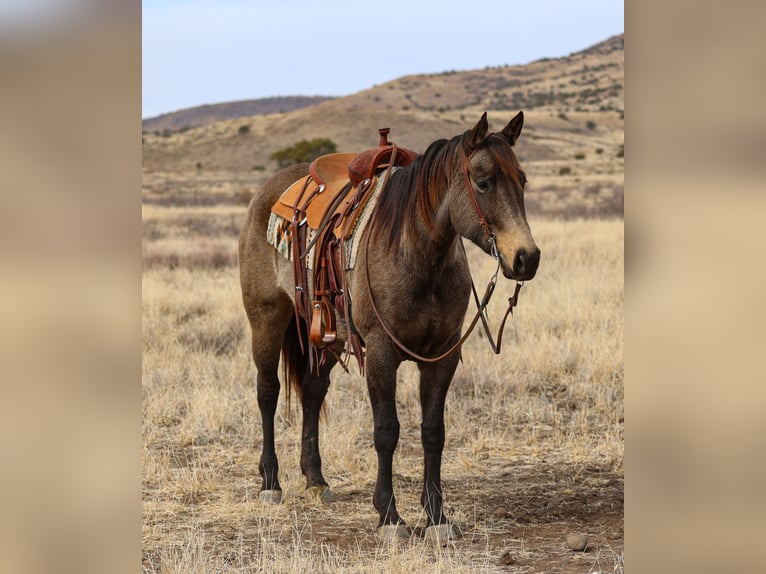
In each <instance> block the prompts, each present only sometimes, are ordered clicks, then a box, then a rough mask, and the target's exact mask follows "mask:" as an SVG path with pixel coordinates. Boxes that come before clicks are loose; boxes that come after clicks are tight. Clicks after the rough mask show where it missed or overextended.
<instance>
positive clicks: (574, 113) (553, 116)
mask: <svg viewBox="0 0 766 574" xmlns="http://www.w3.org/2000/svg"><path fill="white" fill-rule="evenodd" d="M623 109H624V35H622V34H620V35H618V36H614V37H612V38H609V39H607V40H605V41H603V42H600V43H598V44H596V45H594V46H591V47H590V48H588V49H586V50H583V51H580V52H576V53H573V54H570V55H568V56H565V57H562V58H551V59H549V58H545V59H541V60H537V61H535V62H531V63H529V64H526V65H520V66H498V67H488V68H484V69H481V70H469V71H448V72H442V73H439V74H424V75H412V76H405V77H402V78H399V79H396V80H393V81H391V82H387V83H384V84H380V85H376V86H373V87H371V88H370V89H368V90H363V91H361V92H358V93H356V94H353V95H350V96H346V97H339V98H333V99H329V100H327V101H323V102H321V103H318V104H315V105H310V106H307V107H303V108H301V109H297V110H294V111H290V112H285V113H271V114H266V115H258V116H250V117H240V118H237V119H230V120H224V121H217V122H214V123H211V124H208V125H203V126H199V127H195V128H191V129H184V130H182V131H178V132H173V133H169V132H165V133H164V134H157V133H147V134H145V136H144V138H143V169H144V192H145V193H144V198H145V201H155V202H164V201H168V202H171V201H173V198H176V199H178V200H183V197H188V196H190V194H191V195H194V196H195V197H197V198H198V199H199V198H200V197H203V196H204V197H208V198H209V199H210V200H211V201H212V197H211V195H210V194H215V195H218V197H217V200H218V201H220V200H222V198H223V196H226V197H229V198H230V199H231V201H236V198H237V197H238V196H241V197H242V198H246V197H249V195H250V194H251V193H252V189H253V187H254V186H256V185H258V184H260V183H261V182H262V181H263V180H264V179H265V178H266V177H268V176H269V175H271V174H272V173H274V171H276V169H277V166H276V163H275V162H274V161H271V160H270V159H269V158H270V156H271V154H272V153H273V152H275V151H277V150H279V149H281V148H284V147H286V146H290V145H293V144H294V143H295V142H297V141H299V140H301V139H313V138H317V137H324V138H329V139H331V140H333V141H334V142H336V144H337V146H338V151H361V150H363V149H367V148H370V147H374V146H375V145H377V140H378V138H377V129H378V128H380V127H390V128H391V139H392V140H393V141H395V142H397V143H399V144H400V145H403V146H406V147H409V148H412V149H415V150H417V151H423V150H424V149H425V147H426V146H427V145H428V144H429V143H430V142H431V141H434V140H435V139H438V138H442V137H451V136H454V135H456V134H458V133H461V132H463V131H464V130H466V129H468V128H470V127H472V126H473V124H474V123H475V122H476V121H477V120H478V118H479V117H480V115H481V114H482V113H483V112H484V111H487V112H488V115H489V120H490V127H491V128H492V129H500V128H501V127H502V126H503V125H504V124H505V123H506V122H507V121H508V120H509V119H510V117H511V116H512V115H513V114H515V113H516V112H517V111H518V110H524V113H525V118H526V121H525V127H524V133H523V134H522V141H520V143H519V146H518V155H519V158H520V160H521V161H522V162H523V163H524V167H525V171H526V172H527V174H528V176H529V178H530V181H531V182H532V183H531V187H532V186H533V187H534V189H536V190H538V191H539V192H540V193H539V194H538V195H537V198H536V199H535V198H533V197H530V199H529V201H530V202H532V203H534V202H535V201H538V202H539V203H540V210H541V211H544V212H556V211H560V209H561V206H560V205H559V206H558V207H553V204H557V205H558V204H561V203H562V202H563V203H564V204H566V206H572V205H580V204H584V203H585V202H588V203H589V204H593V202H594V201H595V202H596V203H600V204H604V203H605V202H606V204H610V205H611V204H614V205H612V206H611V207H610V209H611V208H614V209H619V210H621V209H622V193H623V192H622V189H623V172H624V164H623V158H622V155H623V149H624V147H623V142H624V111H623ZM610 202H611V203H610ZM567 209H568V207H567Z"/></svg>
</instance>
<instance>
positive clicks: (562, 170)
mask: <svg viewBox="0 0 766 574" xmlns="http://www.w3.org/2000/svg"><path fill="white" fill-rule="evenodd" d="M570 173H572V168H571V167H569V166H568V165H565V166H564V167H562V168H560V169H559V175H569V174H570Z"/></svg>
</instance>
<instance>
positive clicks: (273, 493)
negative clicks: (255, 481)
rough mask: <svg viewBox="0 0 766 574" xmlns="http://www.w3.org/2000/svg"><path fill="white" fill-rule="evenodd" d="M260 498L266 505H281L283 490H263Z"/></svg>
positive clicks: (259, 494)
mask: <svg viewBox="0 0 766 574" xmlns="http://www.w3.org/2000/svg"><path fill="white" fill-rule="evenodd" d="M258 498H259V499H260V501H261V502H263V503H264V504H281V503H282V491H281V490H262V491H261V492H259V493H258Z"/></svg>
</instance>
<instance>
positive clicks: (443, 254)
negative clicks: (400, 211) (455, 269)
mask: <svg viewBox="0 0 766 574" xmlns="http://www.w3.org/2000/svg"><path fill="white" fill-rule="evenodd" d="M413 217H418V218H419V220H418V221H417V224H416V225H415V226H414V229H416V230H417V231H416V232H415V233H411V232H407V233H408V236H407V237H405V240H404V241H403V245H402V248H403V252H404V255H405V259H406V261H407V262H408V263H409V264H410V265H411V266H412V267H413V269H418V270H423V269H433V268H442V267H450V266H451V265H453V264H454V262H455V258H456V257H457V256H459V253H460V252H462V243H461V241H460V237H459V236H458V234H457V232H456V231H455V228H454V227H453V225H452V221H451V220H450V218H449V212H448V210H447V208H446V204H445V205H443V206H442V207H441V208H440V209H439V211H438V212H437V214H436V217H435V222H434V229H433V230H428V229H427V227H426V224H425V222H424V221H423V220H422V218H420V215H419V214H418V213H415V214H413Z"/></svg>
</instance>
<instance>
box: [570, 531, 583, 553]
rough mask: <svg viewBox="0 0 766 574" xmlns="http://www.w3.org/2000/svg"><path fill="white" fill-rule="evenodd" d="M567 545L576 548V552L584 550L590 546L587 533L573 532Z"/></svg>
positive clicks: (572, 548) (571, 548)
mask: <svg viewBox="0 0 766 574" xmlns="http://www.w3.org/2000/svg"><path fill="white" fill-rule="evenodd" d="M567 546H568V547H569V549H570V550H574V551H575V552H584V551H585V549H586V548H587V547H588V538H587V537H586V536H585V534H580V533H579V532H573V533H571V534H570V535H569V536H567Z"/></svg>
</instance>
